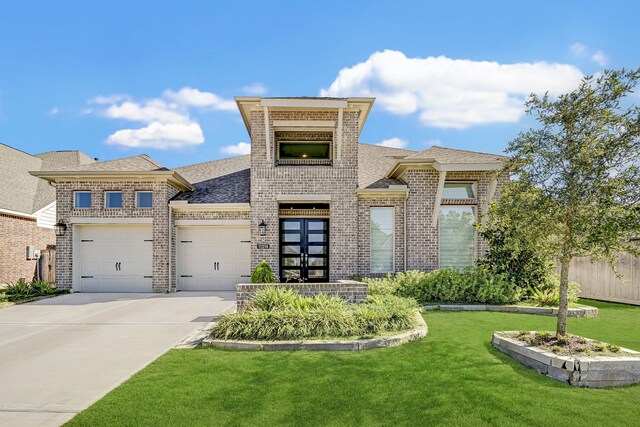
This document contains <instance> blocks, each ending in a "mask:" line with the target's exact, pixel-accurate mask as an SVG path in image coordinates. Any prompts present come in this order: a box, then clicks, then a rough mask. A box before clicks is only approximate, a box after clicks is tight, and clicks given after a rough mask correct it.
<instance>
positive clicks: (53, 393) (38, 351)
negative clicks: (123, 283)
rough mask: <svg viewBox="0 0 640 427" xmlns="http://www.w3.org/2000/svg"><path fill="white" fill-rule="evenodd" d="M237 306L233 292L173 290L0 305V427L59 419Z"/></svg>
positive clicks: (56, 422) (53, 422) (52, 422)
mask: <svg viewBox="0 0 640 427" xmlns="http://www.w3.org/2000/svg"><path fill="white" fill-rule="evenodd" d="M234 306H235V294H234V293H233V292H178V293H174V294H168V295H166V294H165V295H160V294H71V295H64V296H60V297H56V298H51V299H46V300H41V301H38V302H35V303H30V304H22V305H17V306H13V307H8V308H5V309H2V310H0V425H2V426H53V425H60V424H63V423H64V422H66V421H68V420H70V419H71V418H72V417H73V416H74V415H75V414H76V413H78V412H80V411H82V410H83V409H85V408H87V407H88V406H89V405H91V404H92V403H94V402H95V401H97V400H98V399H100V398H101V397H102V396H104V395H105V394H107V393H108V392H109V391H111V390H112V389H114V388H115V387H117V386H118V385H119V384H121V383H122V382H123V381H125V380H126V379H128V378H129V377H131V375H133V374H134V373H136V372H138V371H139V370H140V369H142V368H144V367H145V366H146V365H147V364H149V363H150V362H152V361H153V360H155V359H156V358H158V357H159V356H160V355H162V354H163V353H165V352H166V351H167V350H169V349H170V348H171V347H173V346H175V345H176V344H178V343H179V342H181V341H182V340H183V339H185V338H186V337H188V336H189V335H191V334H192V333H193V332H195V331H196V330H197V329H199V328H201V327H202V326H204V325H205V324H206V323H208V322H210V321H211V320H212V319H213V318H214V317H215V316H218V315H220V314H222V313H223V312H225V311H228V310H230V309H232V308H233V307H234Z"/></svg>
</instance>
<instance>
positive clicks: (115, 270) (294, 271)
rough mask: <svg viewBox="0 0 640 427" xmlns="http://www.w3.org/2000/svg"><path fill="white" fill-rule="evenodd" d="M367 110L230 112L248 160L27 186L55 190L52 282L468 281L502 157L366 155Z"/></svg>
mask: <svg viewBox="0 0 640 427" xmlns="http://www.w3.org/2000/svg"><path fill="white" fill-rule="evenodd" d="M373 101H374V100H373V99H372V98H339V99H338V98H254V97H238V98H236V102H237V104H238V107H239V109H240V113H241V116H242V118H243V120H244V123H245V125H246V128H247V131H248V132H249V135H250V137H251V154H250V155H245V156H239V157H234V158H229V159H222V160H214V161H209V162H204V163H199V164H195V165H190V166H184V167H180V168H175V169H172V170H169V169H167V168H164V167H163V166H162V165H159V164H158V163H156V162H154V161H153V160H152V159H150V158H149V157H147V156H145V155H140V156H134V157H129V158H125V159H118V160H112V161H106V162H100V163H95V164H90V165H83V166H81V167H71V168H66V169H62V170H57V171H35V172H33V175H35V176H38V177H41V178H43V179H45V180H47V181H50V182H52V183H53V184H54V185H55V186H56V189H57V203H58V212H57V219H58V222H59V223H61V224H64V225H65V227H66V230H65V232H64V235H62V236H59V237H58V240H57V246H58V252H57V256H58V257H57V264H58V266H57V281H58V286H59V287H61V288H69V289H73V290H76V291H156V292H166V291H173V290H224V289H228V290H231V289H234V287H235V285H236V284H237V283H240V282H246V281H248V280H249V276H250V273H251V270H252V268H253V267H254V266H255V265H256V264H257V263H258V262H259V261H261V260H263V259H264V260H267V261H268V262H269V263H270V264H271V266H272V267H273V269H274V272H275V273H276V275H277V276H278V278H279V280H281V281H287V280H290V281H308V282H314V281H318V282H326V281H334V280H338V279H345V278H348V277H349V276H351V275H353V274H360V275H378V274H384V273H390V272H398V271H404V270H409V269H421V270H433V269H437V268H439V267H442V266H455V267H462V266H465V265H469V264H471V263H472V262H473V260H474V258H475V257H477V256H478V255H479V254H480V253H481V252H482V251H483V243H482V242H481V240H480V239H479V238H478V237H477V236H476V234H475V232H474V228H473V223H474V221H475V219H476V218H477V217H478V215H480V214H481V213H482V212H483V211H484V210H485V209H486V207H487V204H488V203H489V201H490V200H491V199H492V198H493V197H494V194H495V192H496V187H497V184H498V177H497V174H498V171H499V170H500V168H501V166H502V162H503V161H504V157H502V156H498V155H494V154H484V153H477V152H471V151H463V150H454V149H448V148H441V147H431V148H429V149H427V150H424V151H421V152H415V151H410V150H402V149H395V148H387V147H380V146H374V145H367V144H361V143H359V142H358V139H359V135H360V132H361V131H362V128H363V126H364V124H365V122H366V119H367V116H368V114H369V111H370V110H371V106H372V104H373Z"/></svg>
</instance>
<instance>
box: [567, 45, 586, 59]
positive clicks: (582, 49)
mask: <svg viewBox="0 0 640 427" xmlns="http://www.w3.org/2000/svg"><path fill="white" fill-rule="evenodd" d="M569 49H571V53H572V54H574V55H575V56H584V55H586V54H587V50H588V49H587V46H585V45H583V44H582V43H574V44H572V45H571V46H570V47H569Z"/></svg>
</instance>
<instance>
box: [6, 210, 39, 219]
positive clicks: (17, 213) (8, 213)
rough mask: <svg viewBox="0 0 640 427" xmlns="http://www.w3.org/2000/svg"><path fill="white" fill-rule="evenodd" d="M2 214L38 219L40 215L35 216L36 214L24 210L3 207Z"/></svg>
mask: <svg viewBox="0 0 640 427" xmlns="http://www.w3.org/2000/svg"><path fill="white" fill-rule="evenodd" d="M0 214H5V215H11V216H18V217H20V218H28V219H35V220H37V219H38V217H37V216H35V215H31V214H27V213H24V212H18V211H12V210H10V209H2V208H0Z"/></svg>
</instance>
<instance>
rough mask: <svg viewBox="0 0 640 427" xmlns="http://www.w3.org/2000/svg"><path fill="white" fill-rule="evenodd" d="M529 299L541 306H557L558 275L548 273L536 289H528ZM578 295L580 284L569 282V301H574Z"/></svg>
mask: <svg viewBox="0 0 640 427" xmlns="http://www.w3.org/2000/svg"><path fill="white" fill-rule="evenodd" d="M529 294H530V296H529V301H531V302H532V303H534V304H535V305H537V306H541V307H557V306H558V305H559V304H560V276H558V275H557V274H550V275H548V276H547V278H546V280H545V282H544V283H543V284H542V285H541V286H540V287H539V288H538V289H530V290H529ZM579 295H580V285H578V284H577V283H576V282H569V292H568V297H569V303H570V304H572V303H576V302H577V301H578V296H579Z"/></svg>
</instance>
